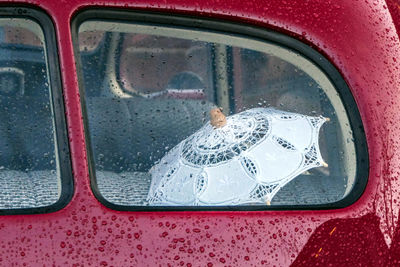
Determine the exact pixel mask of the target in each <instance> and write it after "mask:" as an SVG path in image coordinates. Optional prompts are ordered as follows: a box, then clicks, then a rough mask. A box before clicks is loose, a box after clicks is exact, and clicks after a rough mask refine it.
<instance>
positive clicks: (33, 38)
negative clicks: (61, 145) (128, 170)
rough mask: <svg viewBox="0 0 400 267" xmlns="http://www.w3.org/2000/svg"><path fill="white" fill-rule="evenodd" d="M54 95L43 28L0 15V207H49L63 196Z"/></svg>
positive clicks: (26, 21) (34, 23)
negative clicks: (57, 152)
mask: <svg viewBox="0 0 400 267" xmlns="http://www.w3.org/2000/svg"><path fill="white" fill-rule="evenodd" d="M50 95H51V94H50V86H49V74H48V66H47V55H46V44H45V38H44V33H43V31H42V29H41V27H40V26H39V25H38V24H37V23H36V22H34V21H32V20H29V19H22V18H0V116H1V119H0V209H26V208H38V207H45V206H49V205H52V204H54V203H56V202H57V201H58V200H59V198H60V192H61V186H60V176H59V174H58V173H59V171H58V170H59V164H58V160H57V157H56V153H55V151H56V147H55V130H54V122H53V115H52V114H53V112H52V105H51V102H50Z"/></svg>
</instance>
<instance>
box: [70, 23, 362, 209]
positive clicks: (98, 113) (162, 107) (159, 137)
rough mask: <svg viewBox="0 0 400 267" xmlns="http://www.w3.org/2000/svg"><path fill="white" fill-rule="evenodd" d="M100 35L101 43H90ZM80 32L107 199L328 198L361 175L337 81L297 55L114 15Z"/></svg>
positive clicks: (245, 201)
mask: <svg viewBox="0 0 400 267" xmlns="http://www.w3.org/2000/svg"><path fill="white" fill-rule="evenodd" d="M100 35H101V36H102V40H103V41H102V42H99V43H98V44H97V47H96V50H95V52H93V51H87V50H85V49H84V48H83V47H84V45H83V44H84V42H85V41H86V42H87V40H85V38H84V37H85V36H100ZM78 36H79V45H78V49H79V52H80V53H79V54H80V62H81V66H82V70H83V82H82V83H81V86H82V87H83V88H84V95H85V99H84V101H85V107H86V112H87V118H86V119H87V126H88V127H87V130H88V134H89V135H88V138H90V144H91V147H90V152H91V157H92V164H93V166H92V167H93V168H92V175H93V181H92V182H93V188H94V190H95V191H96V192H97V195H98V197H100V198H102V199H103V200H105V201H106V202H107V203H111V204H113V205H116V206H120V207H129V206H143V207H157V206H186V207H188V206H206V207H223V206H238V207H240V206H248V207H255V206H265V207H267V206H271V207H272V206H293V205H297V206H304V205H306V206H307V205H323V204H329V203H334V202H338V201H340V200H342V199H344V198H346V196H348V194H349V193H350V192H351V191H352V189H353V187H354V185H355V184H356V182H357V168H359V164H358V162H359V160H358V159H357V155H356V154H357V153H356V142H357V140H355V137H354V134H353V129H352V126H351V122H350V119H349V117H348V115H347V114H348V113H347V111H346V109H345V106H344V104H343V101H342V99H341V97H340V95H339V93H338V89H337V88H336V87H335V85H334V84H333V83H332V81H331V79H330V78H329V77H328V76H327V75H326V74H325V73H324V72H323V71H322V70H321V69H320V68H319V67H318V66H317V65H316V64H314V63H313V62H312V61H311V60H309V59H307V58H306V57H305V56H303V55H301V54H300V53H298V52H296V51H294V50H292V49H289V48H287V47H285V46H282V45H278V44H276V43H272V42H268V41H266V40H260V39H257V38H251V37H246V36H241V35H235V34H231V33H230V34H224V33H222V32H215V31H206V30H199V29H190V28H184V27H169V26H163V25H156V24H154V25H145V24H139V23H137V24H134V23H127V22H115V21H113V22H107V21H105V20H89V21H86V22H83V23H82V24H81V25H80V26H79V31H78ZM310 49H311V48H310ZM346 89H347V88H346ZM360 142H363V140H361V141H360Z"/></svg>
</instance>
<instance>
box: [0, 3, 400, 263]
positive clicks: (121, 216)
mask: <svg viewBox="0 0 400 267" xmlns="http://www.w3.org/2000/svg"><path fill="white" fill-rule="evenodd" d="M1 2H3V4H4V5H10V4H9V2H10V1H1ZM15 3H19V4H27V5H30V6H35V7H38V8H41V9H43V10H45V11H46V12H47V13H48V14H49V16H50V17H51V18H52V19H53V21H54V24H55V27H56V32H57V38H58V46H59V56H60V62H61V72H62V80H63V90H64V99H65V105H66V116H67V121H68V131H69V140H70V149H71V159H72V163H73V171H74V179H75V193H74V197H73V199H72V201H71V202H70V203H69V204H68V205H67V206H66V207H65V208H64V209H62V210H60V211H58V212H55V213H50V214H42V215H18V216H3V217H1V219H0V236H1V238H0V247H1V254H0V265H3V266H11V265H12V264H15V265H23V264H24V263H25V264H26V265H27V266H37V265H56V266H59V265H68V266H70V265H76V266H78V265H84V266H89V265H93V266H102V265H103V266H107V265H108V266H111V265H113V266H129V265H132V266H157V265H161V266H167V265H170V266H178V265H182V266H204V265H208V266H223V265H228V266H229V265H230V266H260V265H262V264H264V265H266V266H273V265H276V266H288V265H290V264H291V263H292V262H294V264H295V265H297V266H304V265H306V266H309V265H311V264H317V263H319V265H322V266H328V265H329V263H331V264H333V266H338V265H345V266H347V265H350V263H351V264H353V265H354V264H358V265H362V266H386V264H389V263H391V264H395V260H396V259H395V258H396V257H397V258H398V256H397V254H399V253H398V249H399V246H400V245H399V244H400V243H399V241H400V238H399V235H400V234H399V232H400V230H399V229H400V227H399V226H398V212H399V208H400V205H399V203H400V198H399V196H400V192H399V189H400V180H399V178H398V176H399V171H400V153H398V152H397V151H400V150H399V148H400V144H399V141H400V137H399V136H400V113H399V111H398V110H399V109H398V107H399V105H400V94H399V88H400V70H399V62H400V52H399V49H400V42H399V36H398V34H397V32H396V28H395V25H394V23H393V20H392V17H391V15H390V13H389V9H388V7H387V4H386V3H385V2H384V1H382V0H381V1H378V0H377V1H357V0H354V1H347V0H336V1H327V0H323V1H304V0H291V1H287V0H286V1H285V0H279V1H278V0H273V1H266V0H265V1H256V0H254V1H246V2H244V1H239V0H219V1H193V0H171V1H161V0H156V1H150V0H138V1H89V0H68V1H52V0H42V1H38V0H37V1H36V0H33V1H26V2H24V1H18V2H15ZM392 4H393V5H394V6H396V3H395V2H393V3H392ZM91 7H103V8H105V7H118V8H123V9H132V10H146V11H158V12H162V13H174V14H186V15H193V16H199V17H212V18H215V19H220V20H225V21H236V22H240V23H243V24H250V25H255V26H258V27H264V28H267V29H274V30H276V31H280V32H283V33H286V34H289V35H292V36H295V37H296V38H298V39H300V40H302V41H303V42H306V43H308V44H310V45H311V46H313V47H316V48H317V49H318V50H320V51H321V52H322V53H323V54H324V55H325V56H326V57H327V58H328V59H329V60H330V61H331V62H332V63H333V64H334V65H335V66H336V67H337V68H338V69H339V71H340V72H341V73H342V75H343V77H344V78H345V80H346V81H347V83H348V84H349V86H350V88H351V91H352V93H353V95H354V98H355V99H356V102H357V105H358V108H359V110H360V114H361V117H362V120H363V123H364V127H365V131H366V135H367V141H368V149H369V158H370V176H369V181H368V185H367V188H366V190H365V192H364V194H363V196H362V197H361V198H360V199H359V200H358V201H357V202H356V203H354V204H353V205H351V206H349V207H347V208H344V209H340V210H319V211H263V212H120V211H113V210H110V209H107V208H105V207H104V206H102V205H101V204H100V203H99V202H98V201H97V200H96V198H95V197H94V196H93V193H92V192H91V189H90V182H89V174H88V167H87V160H86V152H85V141H84V133H83V126H82V115H81V108H80V104H79V101H80V96H79V91H78V83H77V76H76V70H75V61H74V56H73V47H72V43H71V29H70V23H71V19H72V18H73V16H74V14H76V13H77V12H79V11H80V10H82V9H85V8H91ZM397 19H398V17H397ZM397 23H398V22H397ZM334 229H335V230H334ZM331 233H332V234H331ZM350 233H351V234H352V236H354V238H351V237H349V236H348V235H349V234H350ZM363 241H364V243H362V245H360V243H359V242H363ZM320 248H322V249H321V250H320ZM361 250H363V253H361V254H363V255H368V257H356V255H359V254H360V251H361ZM335 253H336V254H335ZM296 258H297V259H296ZM338 258H340V261H338ZM295 260H296V261H295ZM335 260H336V261H335ZM397 260H398V259H397Z"/></svg>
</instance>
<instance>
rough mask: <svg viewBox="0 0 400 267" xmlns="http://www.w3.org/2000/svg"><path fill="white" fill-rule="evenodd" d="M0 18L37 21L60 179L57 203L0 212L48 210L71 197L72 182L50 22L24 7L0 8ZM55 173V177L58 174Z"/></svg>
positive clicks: (57, 206)
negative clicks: (41, 34)
mask: <svg viewBox="0 0 400 267" xmlns="http://www.w3.org/2000/svg"><path fill="white" fill-rule="evenodd" d="M0 18H10V19H12V18H24V19H28V20H31V21H33V22H35V23H37V24H38V25H39V26H40V27H41V28H42V30H43V35H44V43H45V46H44V49H45V51H46V59H47V62H46V65H47V68H48V73H49V77H48V80H49V87H50V89H49V94H50V99H49V105H51V106H52V110H53V114H51V115H52V117H53V120H54V127H55V128H54V131H55V140H54V142H55V143H54V149H55V155H56V157H58V162H59V170H58V174H57V179H58V178H59V179H60V186H61V189H60V197H59V199H58V200H57V202H55V203H53V204H51V205H49V206H43V207H33V208H16V209H0V215H16V214H43V213H51V212H55V211H58V210H61V209H62V208H64V207H65V206H66V205H67V204H68V203H69V202H70V201H71V199H72V196H73V192H74V181H73V176H72V164H71V159H70V153H69V150H70V149H69V142H68V133H67V125H66V119H65V112H64V110H65V109H64V98H63V93H62V83H61V74H60V65H59V59H58V47H57V38H56V33H55V28H54V23H53V21H52V20H51V18H50V17H49V15H48V14H46V13H45V12H44V11H42V10H39V9H37V8H33V7H27V6H13V7H10V6H7V7H1V8H0ZM58 176H59V177H58Z"/></svg>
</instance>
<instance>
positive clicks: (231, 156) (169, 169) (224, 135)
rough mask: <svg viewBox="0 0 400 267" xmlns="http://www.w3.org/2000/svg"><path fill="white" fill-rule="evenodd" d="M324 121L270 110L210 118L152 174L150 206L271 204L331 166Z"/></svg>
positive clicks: (164, 159)
mask: <svg viewBox="0 0 400 267" xmlns="http://www.w3.org/2000/svg"><path fill="white" fill-rule="evenodd" d="M221 115H222V113H221ZM326 120H327V119H325V118H324V117H321V116H320V117H310V116H305V115H301V114H296V113H289V112H283V111H279V110H276V109H271V108H254V109H250V110H247V111H244V112H241V113H238V114H235V115H232V116H229V117H227V118H226V119H225V117H222V119H220V120H219V121H218V120H217V121H215V118H214V121H213V118H212V121H211V123H210V122H208V123H206V124H205V125H204V126H203V127H202V128H201V129H200V130H198V131H197V132H196V133H194V134H193V135H191V136H189V137H188V138H187V139H185V140H183V141H182V142H181V143H179V144H178V145H177V146H175V147H174V148H173V149H171V151H169V152H168V153H167V154H166V155H165V156H164V157H163V158H162V159H161V161H160V162H159V163H158V164H156V165H155V166H153V168H152V169H151V170H150V173H151V175H152V182H151V187H150V190H149V194H148V201H149V204H150V205H166V206H167V205H168V206H170V205H183V206H197V205H202V206H211V205H212V206H215V205H239V204H246V203H247V204H249V203H268V204H269V203H270V201H271V199H272V198H273V197H274V195H275V194H276V193H277V192H278V191H279V189H280V188H282V187H283V186H284V185H285V184H287V183H288V182H290V181H291V180H292V179H294V178H295V177H296V176H298V175H299V174H301V173H303V172H304V171H306V170H308V169H311V168H314V167H320V166H327V165H326V163H325V162H324V161H323V159H322V157H321V154H320V151H319V146H318V135H319V130H320V127H321V126H322V124H323V123H324V122H325V121H326ZM213 125H214V126H213Z"/></svg>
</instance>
